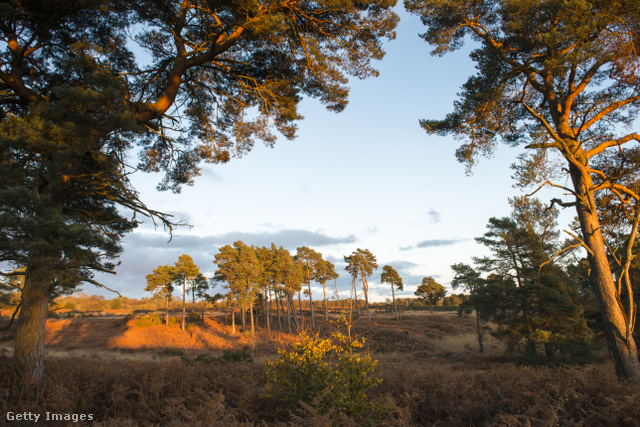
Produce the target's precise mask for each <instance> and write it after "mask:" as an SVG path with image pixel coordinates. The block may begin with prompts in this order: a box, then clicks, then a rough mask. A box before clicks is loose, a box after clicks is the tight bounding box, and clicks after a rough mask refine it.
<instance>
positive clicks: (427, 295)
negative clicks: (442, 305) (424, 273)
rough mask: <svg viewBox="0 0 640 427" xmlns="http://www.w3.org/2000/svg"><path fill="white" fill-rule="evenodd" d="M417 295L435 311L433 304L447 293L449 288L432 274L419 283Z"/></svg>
mask: <svg viewBox="0 0 640 427" xmlns="http://www.w3.org/2000/svg"><path fill="white" fill-rule="evenodd" d="M415 294H416V296H418V297H419V298H420V299H422V300H424V301H427V302H428V303H429V309H430V311H431V313H433V306H434V305H436V304H437V303H438V301H440V300H441V299H442V298H444V296H445V295H446V294H447V290H446V289H445V288H444V286H442V285H441V284H440V283H438V282H436V281H435V279H434V278H433V277H431V276H429V277H423V278H422V283H421V284H420V285H418V288H417V289H416V292H415Z"/></svg>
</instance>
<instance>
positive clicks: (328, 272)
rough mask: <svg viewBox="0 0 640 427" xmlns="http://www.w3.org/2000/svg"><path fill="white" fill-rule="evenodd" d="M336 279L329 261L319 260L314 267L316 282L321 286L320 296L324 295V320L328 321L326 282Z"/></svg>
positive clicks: (334, 268)
mask: <svg viewBox="0 0 640 427" xmlns="http://www.w3.org/2000/svg"><path fill="white" fill-rule="evenodd" d="M338 277H339V275H338V273H337V272H336V267H335V265H333V263H332V262H331V261H327V260H321V261H320V262H318V264H317V265H316V280H317V281H318V282H319V283H320V284H321V285H322V294H323V295H324V320H329V313H328V310H327V289H326V284H327V280H331V279H333V280H336V279H337V278H338Z"/></svg>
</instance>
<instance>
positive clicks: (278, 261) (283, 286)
mask: <svg viewBox="0 0 640 427" xmlns="http://www.w3.org/2000/svg"><path fill="white" fill-rule="evenodd" d="M273 266H274V267H273V268H274V270H275V274H274V278H275V279H274V280H275V282H276V283H278V284H279V285H280V286H277V287H276V295H279V296H278V300H279V301H280V305H281V307H282V311H283V313H286V316H287V328H288V330H289V333H291V319H292V318H293V321H294V322H295V327H296V329H297V330H299V329H300V322H299V320H298V315H297V314H296V308H295V305H294V303H293V295H294V293H296V292H299V291H300V289H301V288H302V283H303V282H304V271H303V269H302V265H301V264H299V263H297V262H295V261H294V259H293V257H292V256H291V253H289V251H288V250H286V249H284V248H283V247H282V246H280V247H279V248H278V250H277V252H276V255H275V257H274V263H273ZM283 299H284V300H285V302H286V306H284V304H283V302H282V300H283Z"/></svg>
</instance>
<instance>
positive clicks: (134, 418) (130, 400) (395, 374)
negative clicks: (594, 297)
mask: <svg viewBox="0 0 640 427" xmlns="http://www.w3.org/2000/svg"><path fill="white" fill-rule="evenodd" d="M222 320H223V319H222V318H212V319H206V320H205V322H204V323H196V324H192V325H190V327H189V328H188V329H187V331H181V330H180V329H179V328H168V327H165V326H149V327H144V328H143V327H139V326H138V325H137V324H136V322H135V321H129V322H126V323H125V322H122V321H120V322H114V321H113V320H109V319H103V318H86V319H64V320H50V321H49V322H48V324H47V336H48V338H47V346H48V350H47V360H46V374H45V375H46V378H45V386H44V389H43V391H42V396H41V399H40V401H39V402H37V403H34V402H28V401H17V402H8V401H6V400H5V399H0V401H1V402H2V403H0V405H1V406H2V409H3V410H4V411H5V413H6V412H7V411H13V412H25V411H26V412H35V413H45V412H46V411H52V412H56V413H86V414H89V413H91V414H94V420H95V421H96V422H94V424H93V425H96V426H127V425H130V426H152V425H158V426H165V425H166V426H178V425H194V426H199V425H202V426H210V425H221V426H234V425H274V426H279V425H282V426H285V425H288V426H297V425H309V426H312V425H317V426H325V425H328V424H329V423H334V424H336V425H353V423H352V422H351V421H350V420H344V419H343V420H335V419H331V418H330V417H327V416H320V415H319V414H318V413H317V412H316V411H315V410H314V408H312V407H309V408H307V411H306V414H304V415H298V416H295V417H293V416H289V415H287V414H282V413H281V412H279V411H278V410H277V407H278V405H277V402H273V401H270V400H269V399H267V398H265V397H263V390H264V385H265V382H264V381H265V380H264V370H265V365H264V363H263V361H264V359H266V358H273V357H275V354H276V349H277V348H278V347H282V346H287V345H290V344H291V343H292V342H294V341H295V340H296V338H295V337H292V336H289V335H287V334H281V333H277V332H274V333H272V336H271V337H267V334H266V331H264V330H262V329H259V331H258V336H257V337H256V338H251V337H250V336H248V335H245V334H237V335H231V333H230V327H229V326H226V325H224V324H223V321H222ZM317 320H318V326H319V329H320V330H321V331H322V333H323V334H327V333H329V332H331V331H333V330H335V329H336V328H341V327H342V326H341V325H340V324H339V322H336V321H335V320H336V318H335V317H334V319H333V320H334V321H333V322H331V323H325V322H324V320H323V319H317ZM354 331H355V332H356V333H357V334H358V335H361V336H365V337H366V340H367V341H366V343H367V346H368V348H369V350H370V351H371V352H372V353H373V355H374V358H375V359H377V360H378V361H379V363H378V367H377V375H378V376H380V377H381V378H382V379H383V383H382V384H381V385H380V386H378V387H377V388H375V389H374V390H372V391H371V394H370V398H371V399H373V400H375V401H376V405H377V406H378V407H379V408H380V409H381V415H380V417H379V418H377V419H375V420H374V419H372V423H373V424H379V425H385V426H387V425H394V426H424V425H426V426H431V425H437V426H483V425H496V426H545V427H546V426H609V425H610V426H618V425H620V426H640V421H638V420H640V390H639V389H638V388H637V387H634V386H631V385H628V384H624V383H623V382H620V381H618V380H617V379H616V377H615V373H614V370H613V367H612V365H611V364H610V363H609V362H607V361H605V362H599V363H598V364H596V365H593V366H588V367H573V368H548V367H536V368H532V367H527V366H523V365H520V364H518V363H515V362H514V361H510V360H508V359H506V358H504V357H503V356H501V354H500V348H498V347H497V346H496V347H495V348H493V349H492V350H491V351H489V349H488V350H487V352H486V353H485V354H484V355H482V354H480V353H478V352H477V351H476V350H475V349H476V348H477V343H476V341H475V339H476V338H475V332H474V330H473V324H472V321H471V320H470V319H466V318H460V317H457V316H455V315H451V314H439V313H436V314H433V315H431V314H423V313H420V314H417V315H415V316H413V315H411V314H405V317H404V319H403V320H402V321H400V322H397V321H396V320H395V318H394V316H375V318H374V321H373V322H368V321H367V320H366V319H363V318H361V319H360V320H358V321H357V322H356V323H355V325H354ZM494 344H495V343H494ZM494 344H490V345H488V347H489V348H492V347H491V346H492V345H494ZM469 347H470V348H469ZM3 349H5V350H4V351H0V369H1V371H0V398H3V397H6V396H8V392H9V385H8V384H9V375H10V359H9V351H10V347H9V346H8V344H7V343H6V342H5V343H4V347H3ZM225 351H226V352H230V351H236V352H242V351H246V352H249V353H251V355H252V356H253V360H254V362H248V361H240V362H232V361H229V360H231V359H228V358H227V359H225V358H224V357H223V355H224V354H225V353H224V352H225ZM181 356H182V357H181ZM61 425H63V424H61Z"/></svg>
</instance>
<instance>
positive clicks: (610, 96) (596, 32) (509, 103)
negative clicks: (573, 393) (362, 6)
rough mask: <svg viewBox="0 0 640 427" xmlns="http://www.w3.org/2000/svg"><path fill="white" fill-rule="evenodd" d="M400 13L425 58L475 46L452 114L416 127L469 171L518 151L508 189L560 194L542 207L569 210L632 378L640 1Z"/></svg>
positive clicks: (451, 5) (422, 4)
mask: <svg viewBox="0 0 640 427" xmlns="http://www.w3.org/2000/svg"><path fill="white" fill-rule="evenodd" d="M405 6H406V7H407V9H408V10H409V11H411V12H413V13H415V14H417V15H419V16H420V18H421V20H422V22H423V23H424V24H425V25H426V27H427V30H426V32H425V33H424V34H423V35H422V37H423V38H424V39H425V40H426V41H427V42H429V43H430V44H431V45H432V46H433V47H434V50H433V52H432V53H434V54H436V55H443V54H445V53H447V52H450V51H453V50H456V49H459V48H460V47H461V46H462V45H463V43H464V41H465V38H466V37H471V38H472V39H473V40H474V41H475V42H477V43H478V47H477V48H475V49H474V50H473V51H472V53H471V58H472V59H473V60H474V61H475V62H476V64H477V67H476V69H477V73H476V74H475V75H473V76H471V77H470V78H469V79H468V80H467V82H466V83H465V84H464V85H463V88H462V91H461V93H460V94H459V95H460V99H459V100H458V101H456V102H455V104H454V111H453V112H452V113H450V114H448V115H447V116H446V117H445V118H444V119H441V120H433V119H430V120H423V121H422V122H421V125H422V127H423V128H424V129H425V130H426V131H427V132H428V133H430V134H436V135H453V136H455V137H458V138H460V139H464V140H465V142H464V143H463V144H462V145H461V146H460V147H459V148H458V150H457V152H456V155H457V158H458V160H459V161H460V162H463V163H465V164H466V165H467V167H468V168H469V169H470V168H471V167H472V166H473V165H474V163H476V161H477V159H478V157H479V156H481V155H491V154H492V153H493V152H494V150H495V147H496V144H497V143H498V142H499V141H503V142H505V143H507V144H509V145H521V144H522V145H524V146H525V148H526V149H527V150H529V151H528V153H527V154H524V155H522V156H521V157H520V162H519V164H518V165H516V166H515V167H514V168H515V170H516V174H515V178H516V179H517V181H518V185H519V186H521V187H523V188H524V187H529V186H540V187H543V186H547V185H549V186H553V187H556V188H560V189H563V191H564V192H565V194H567V195H570V199H569V201H562V200H560V199H553V201H552V203H554V204H555V203H559V204H561V205H562V206H565V207H567V206H573V207H575V209H576V213H577V215H578V221H579V225H580V232H579V234H580V236H579V237H580V238H581V240H580V242H579V244H580V245H581V246H583V247H584V248H585V249H586V250H587V259H588V262H589V272H590V278H591V282H592V286H593V291H594V293H595V296H596V298H597V299H598V302H599V305H600V310H601V312H602V315H603V317H604V325H605V331H606V333H607V338H608V340H609V346H610V348H611V351H612V356H613V358H614V360H615V363H616V371H617V374H618V375H619V376H620V377H625V378H630V379H632V380H633V381H635V382H637V383H640V361H638V357H637V349H636V344H635V341H634V340H633V338H632V336H631V334H632V332H633V329H634V326H635V318H636V314H635V310H636V305H635V302H634V298H633V289H632V284H631V280H630V278H629V267H630V262H631V260H632V258H633V253H632V248H633V247H634V243H635V240H636V237H637V232H638V225H639V224H640V193H639V192H638V191H637V170H638V169H637V164H638V156H637V153H638V148H637V145H636V144H634V142H640V135H639V134H638V133H637V132H633V131H631V132H629V128H630V127H631V126H632V124H633V123H634V120H636V119H637V117H638V112H639V111H640V94H639V84H640V80H638V61H639V57H638V44H637V41H638V39H639V38H640V37H639V36H640V25H639V24H640V12H639V11H640V2H639V1H638V0H631V1H629V0H543V1H518V0H515V1H512V0H478V1H472V2H469V1H466V0H406V1H405ZM558 178H560V179H558ZM614 210H617V212H618V213H617V215H619V216H626V220H625V221H624V222H625V226H624V232H625V233H624V234H625V238H624V241H625V244H624V247H625V249H624V251H623V252H622V253H621V254H620V255H621V257H620V258H619V260H620V263H619V265H620V266H621V267H622V271H621V274H620V275H618V276H614V275H613V274H612V271H611V270H612V269H611V265H610V263H609V259H608V256H607V255H608V254H607V251H608V248H607V244H606V242H605V240H604V239H605V238H606V236H605V235H603V227H602V225H601V220H603V219H604V220H605V221H607V220H608V219H609V217H610V216H611V214H610V213H607V211H608V212H612V211H614ZM625 302H626V303H625Z"/></svg>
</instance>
